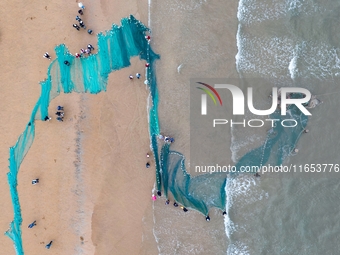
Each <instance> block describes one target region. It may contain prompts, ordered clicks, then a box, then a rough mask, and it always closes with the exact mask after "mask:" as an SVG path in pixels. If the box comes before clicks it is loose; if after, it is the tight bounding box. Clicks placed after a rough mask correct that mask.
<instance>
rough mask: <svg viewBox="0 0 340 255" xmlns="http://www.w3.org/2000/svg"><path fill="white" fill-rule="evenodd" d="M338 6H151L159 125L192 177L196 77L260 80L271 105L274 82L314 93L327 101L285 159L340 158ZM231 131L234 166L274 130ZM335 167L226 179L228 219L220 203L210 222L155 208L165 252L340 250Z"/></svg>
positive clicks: (243, 2) (256, 1)
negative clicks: (192, 111)
mask: <svg viewBox="0 0 340 255" xmlns="http://www.w3.org/2000/svg"><path fill="white" fill-rule="evenodd" d="M339 7H340V3H339V2H336V1H283V0H277V1H263V0H240V1H239V2H237V1H234V2H223V1H217V0H205V1H204V0H196V1H195V0H187V1H165V2H164V1H158V0H152V1H151V2H150V28H151V31H152V37H153V38H152V46H153V48H154V50H155V51H156V52H158V53H160V54H161V60H159V61H158V62H157V66H156V70H157V84H158V88H159V94H160V96H159V98H160V104H159V118H160V129H161V131H162V132H163V133H165V134H168V135H171V136H174V137H175V139H176V142H175V143H174V144H173V145H171V149H172V150H175V151H178V152H180V153H182V154H183V155H184V157H185V159H186V168H187V170H188V172H189V173H191V174H193V175H194V173H193V170H192V169H190V149H189V148H190V146H189V142H190V139H189V130H190V128H189V126H190V125H189V100H190V98H189V86H190V78H225V77H228V78H240V77H241V78H254V81H255V82H253V83H252V84H251V86H253V87H255V89H256V91H257V92H256V93H257V95H260V98H261V102H263V104H262V103H261V102H260V103H259V107H261V106H266V105H268V100H269V99H268V95H269V94H270V93H271V88H272V87H280V86H296V87H305V88H307V89H309V90H310V91H311V93H312V94H314V95H317V97H318V98H319V99H320V100H322V101H323V104H321V105H320V106H318V107H317V108H314V109H311V110H310V111H311V113H312V117H310V118H309V121H308V126H307V128H308V129H309V130H310V132H309V133H308V134H303V135H302V136H301V138H300V139H299V141H298V143H297V144H296V147H297V148H298V149H299V152H298V153H297V154H296V155H288V157H287V158H286V159H285V164H292V165H295V166H297V167H298V166H300V165H301V166H304V165H305V164H312V163H315V164H339V162H338V158H339V157H338V155H337V153H338V151H339V146H340V145H339V142H338V141H337V127H339V124H340V123H339V111H338V109H337V108H338V106H339V97H338V96H339V95H340V89H339V81H338V75H339V73H340V69H339V67H340V66H339V43H340V41H339V36H340V33H339V32H340V31H338V30H339V26H338V10H339ZM257 78H264V79H270V80H272V81H273V82H272V85H271V86H269V85H263V84H262V83H261V82H258V83H256V79H257ZM245 87H246V85H244V87H242V89H245ZM248 116H249V115H248ZM228 132H229V134H228V135H229V137H230V151H226V152H225V154H226V157H227V158H229V159H230V163H231V164H236V163H237V162H238V160H239V159H240V158H242V156H244V154H245V153H247V152H249V151H251V150H252V149H254V148H256V147H258V146H260V145H261V144H263V143H264V141H265V137H266V134H267V130H266V129H256V130H253V129H252V128H245V129H244V128H242V127H237V128H231V129H230V130H228ZM329 171H330V168H329V167H328V168H327V170H326V171H325V172H322V173H319V174H315V175H313V174H312V173H310V172H309V173H306V172H305V170H303V171H296V172H295V173H291V174H272V175H270V174H269V175H268V174H263V175H261V177H260V178H255V177H254V176H252V175H238V176H234V177H232V178H228V180H227V184H226V187H225V189H226V194H227V198H226V199H227V201H226V211H227V216H225V217H223V216H222V214H221V211H218V210H215V209H213V210H212V211H211V212H210V214H209V215H210V217H211V221H210V222H206V221H205V219H204V216H203V215H201V214H200V213H198V212H195V211H190V210H189V212H186V213H185V212H183V211H182V210H181V209H179V208H175V207H174V206H173V205H172V204H170V205H165V204H164V202H165V201H163V200H162V199H159V200H157V201H156V202H155V203H154V208H153V209H154V212H153V224H154V226H153V234H154V237H155V239H156V242H157V248H158V251H159V254H338V250H339V248H340V247H339V244H338V242H337V239H338V238H339V224H340V223H339V222H340V221H339V220H340V212H339V209H340V206H339V198H338V197H337V191H338V190H339V182H338V180H339V179H338V174H337V173H336V172H335V170H333V172H331V173H329Z"/></svg>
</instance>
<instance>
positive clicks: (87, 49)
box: [75, 44, 94, 58]
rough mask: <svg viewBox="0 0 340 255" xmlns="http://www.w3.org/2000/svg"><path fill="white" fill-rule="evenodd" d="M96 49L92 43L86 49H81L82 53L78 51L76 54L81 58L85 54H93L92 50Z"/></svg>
mask: <svg viewBox="0 0 340 255" xmlns="http://www.w3.org/2000/svg"><path fill="white" fill-rule="evenodd" d="M92 50H94V47H93V46H92V44H88V45H87V47H86V49H83V48H82V49H80V54H79V53H76V54H75V56H76V58H81V57H82V56H83V54H88V55H90V54H91V51H92Z"/></svg>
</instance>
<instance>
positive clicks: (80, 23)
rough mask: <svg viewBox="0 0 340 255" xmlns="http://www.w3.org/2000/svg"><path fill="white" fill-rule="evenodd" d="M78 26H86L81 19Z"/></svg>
mask: <svg viewBox="0 0 340 255" xmlns="http://www.w3.org/2000/svg"><path fill="white" fill-rule="evenodd" d="M79 26H81V27H82V28H84V29H86V26H85V24H84V22H83V21H82V20H80V21H79Z"/></svg>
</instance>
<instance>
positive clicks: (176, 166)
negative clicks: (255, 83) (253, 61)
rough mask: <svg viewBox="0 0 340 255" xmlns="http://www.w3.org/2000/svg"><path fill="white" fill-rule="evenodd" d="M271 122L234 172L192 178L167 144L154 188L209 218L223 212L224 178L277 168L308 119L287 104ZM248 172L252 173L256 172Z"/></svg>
mask: <svg viewBox="0 0 340 255" xmlns="http://www.w3.org/2000/svg"><path fill="white" fill-rule="evenodd" d="M303 96H304V95H302V94H294V95H292V97H293V98H302V97H303ZM270 118H271V119H277V120H279V121H277V122H276V125H275V126H274V127H273V128H272V129H271V130H269V131H268V133H267V137H266V139H265V141H264V143H263V144H262V145H261V146H260V147H258V148H256V149H254V150H251V151H250V152H248V153H246V154H245V155H244V156H243V157H242V158H241V159H240V160H239V161H238V162H237V163H236V165H235V168H236V172H235V173H231V174H230V173H229V175H227V173H216V172H215V173H208V174H202V175H199V176H196V177H191V176H190V174H188V172H187V171H186V169H185V162H184V161H185V158H184V156H183V155H182V154H180V153H178V152H175V151H170V145H169V144H165V145H164V146H163V147H162V150H161V155H160V160H161V168H160V169H159V174H160V175H161V182H159V186H157V188H158V189H159V190H161V189H162V188H163V191H164V194H165V196H166V198H168V195H169V191H170V192H171V193H172V195H173V197H174V199H175V200H176V201H177V202H178V203H180V204H182V205H183V206H185V207H187V208H191V209H194V210H197V211H199V212H201V213H202V214H204V215H208V213H209V209H210V208H212V207H217V208H219V209H221V210H222V211H224V210H225V207H226V190H225V185H226V181H227V178H230V177H231V176H232V175H237V174H240V173H241V172H242V169H241V166H258V167H259V168H260V167H261V166H263V165H265V164H271V165H272V166H279V165H281V164H283V162H284V160H285V158H286V157H287V156H289V155H291V154H292V153H293V151H294V149H295V147H296V143H297V142H298V140H299V138H300V136H301V134H302V133H303V131H304V129H305V127H306V126H307V122H308V117H307V116H306V115H304V114H303V113H302V112H301V111H300V110H299V108H297V107H296V106H295V105H290V106H289V107H288V110H287V115H286V116H281V115H280V112H279V111H276V112H274V113H273V114H272V115H271V116H270ZM288 119H294V120H295V121H296V122H297V125H296V126H295V127H284V126H283V125H281V123H280V122H281V121H283V120H287V121H286V124H285V125H286V126H288V125H291V126H293V125H294V123H292V122H291V121H290V123H289V121H288ZM247 173H252V174H254V173H255V170H252V171H249V172H247Z"/></svg>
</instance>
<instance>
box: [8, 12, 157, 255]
mask: <svg viewBox="0 0 340 255" xmlns="http://www.w3.org/2000/svg"><path fill="white" fill-rule="evenodd" d="M147 31H149V30H148V28H146V27H145V26H144V25H143V24H142V23H141V22H140V21H138V20H136V19H135V18H134V17H133V16H130V17H129V18H123V19H122V20H121V26H117V25H113V26H112V28H111V30H110V31H106V32H105V33H99V34H98V35H97V38H98V53H96V54H93V55H90V56H88V57H84V58H76V57H75V56H73V55H72V54H70V53H69V52H68V50H67V48H66V46H65V45H63V44H62V45H58V46H57V47H56V48H55V52H56V56H57V59H55V60H54V61H52V62H51V64H50V66H49V68H48V71H47V79H46V80H44V81H42V82H40V85H41V95H40V98H39V100H38V102H37V103H36V105H35V107H34V109H33V111H32V114H31V117H30V120H29V122H28V124H27V126H26V128H25V131H24V132H23V133H22V134H21V135H20V136H19V138H18V141H17V142H16V144H15V145H14V146H13V147H11V148H10V150H9V153H10V158H9V170H10V171H9V173H8V174H7V177H8V183H9V187H10V194H11V198H12V204H13V208H14V220H13V221H12V222H11V223H10V228H9V230H7V231H6V232H5V235H7V236H8V237H10V238H11V239H12V240H13V242H14V247H15V250H16V253H17V254H20V255H21V254H24V251H23V247H22V239H21V223H22V217H21V209H20V203H19V196H18V191H17V177H18V172H19V168H20V165H21V163H22V161H23V159H24V157H25V155H26V153H27V152H28V150H29V148H30V147H31V145H32V143H33V140H34V135H35V120H44V118H45V117H46V116H48V106H49V103H50V101H51V100H52V99H54V98H55V97H56V96H58V95H59V94H60V92H61V91H63V92H64V93H71V92H78V93H80V92H89V93H92V94H97V93H99V92H101V91H106V86H107V81H108V76H109V74H110V73H111V72H112V71H115V70H119V69H122V68H124V67H128V66H129V65H130V58H131V57H134V56H139V57H140V59H143V60H146V62H147V63H149V66H148V67H147V68H146V80H145V83H146V84H147V85H148V87H149V89H150V93H151V98H152V100H153V102H152V106H151V108H150V112H149V124H150V137H151V140H152V144H153V151H154V155H155V160H156V164H157V166H158V167H159V160H158V156H157V155H158V149H157V142H156V140H155V139H156V137H157V135H158V134H159V123H158V113H157V106H158V92H157V87H156V77H155V73H154V71H153V68H154V61H155V60H157V59H158V58H159V55H157V54H155V53H154V52H153V51H152V49H151V48H150V44H149V42H148V40H147V39H146V38H145V33H146V32H147ZM64 61H68V62H69V63H70V65H69V66H68V65H65V64H64Z"/></svg>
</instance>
